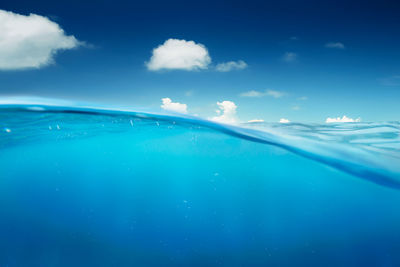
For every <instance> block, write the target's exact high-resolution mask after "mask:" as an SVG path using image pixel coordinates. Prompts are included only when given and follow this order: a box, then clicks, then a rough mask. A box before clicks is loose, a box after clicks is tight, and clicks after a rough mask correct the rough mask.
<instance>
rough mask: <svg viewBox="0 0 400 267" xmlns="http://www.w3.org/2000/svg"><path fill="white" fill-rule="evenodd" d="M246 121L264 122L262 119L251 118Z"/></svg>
mask: <svg viewBox="0 0 400 267" xmlns="http://www.w3.org/2000/svg"><path fill="white" fill-rule="evenodd" d="M247 122H250V123H254V122H264V120H263V119H252V120H249V121H247Z"/></svg>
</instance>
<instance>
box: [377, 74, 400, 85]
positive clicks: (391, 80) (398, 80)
mask: <svg viewBox="0 0 400 267" xmlns="http://www.w3.org/2000/svg"><path fill="white" fill-rule="evenodd" d="M380 81H381V82H382V84H383V85H385V86H400V75H393V76H390V77H386V78H383V79H381V80H380Z"/></svg>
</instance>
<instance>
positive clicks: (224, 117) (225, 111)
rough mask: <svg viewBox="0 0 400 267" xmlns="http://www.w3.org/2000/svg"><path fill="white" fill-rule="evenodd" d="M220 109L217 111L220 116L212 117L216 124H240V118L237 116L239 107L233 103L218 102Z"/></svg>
mask: <svg viewBox="0 0 400 267" xmlns="http://www.w3.org/2000/svg"><path fill="white" fill-rule="evenodd" d="M217 105H218V109H217V110H216V112H217V114H218V116H215V117H212V118H211V120H213V121H216V122H222V123H228V124H234V123H237V122H238V118H237V116H236V109H237V106H236V104H235V103H234V102H232V101H228V100H225V101H222V102H217Z"/></svg>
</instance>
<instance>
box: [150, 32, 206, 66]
mask: <svg viewBox="0 0 400 267" xmlns="http://www.w3.org/2000/svg"><path fill="white" fill-rule="evenodd" d="M210 63H211V57H210V56H209V54H208V50H207V48H206V47H205V46H204V45H202V44H196V43H195V42H193V41H186V40H178V39H168V40H166V41H165V42H164V44H162V45H159V46H158V47H157V48H154V49H153V54H152V56H151V58H150V61H149V62H147V63H146V66H147V69H149V70H151V71H157V70H162V69H170V70H172V69H175V70H187V71H191V70H198V69H207V68H208V65H209V64H210Z"/></svg>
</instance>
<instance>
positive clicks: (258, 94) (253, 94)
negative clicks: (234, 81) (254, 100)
mask: <svg viewBox="0 0 400 267" xmlns="http://www.w3.org/2000/svg"><path fill="white" fill-rule="evenodd" d="M265 95H266V93H265V92H260V91H256V90H250V91H247V92H243V93H241V94H240V96H243V97H262V96H265Z"/></svg>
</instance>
